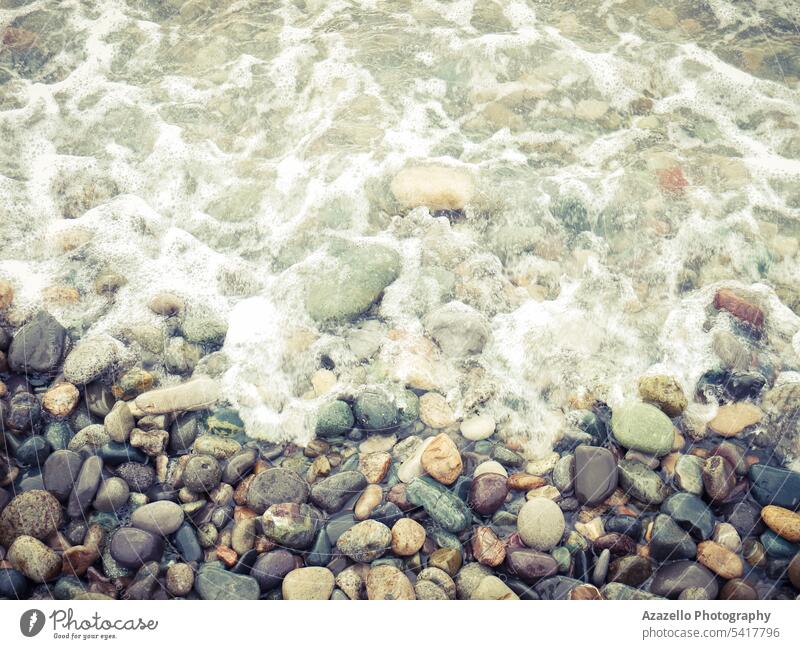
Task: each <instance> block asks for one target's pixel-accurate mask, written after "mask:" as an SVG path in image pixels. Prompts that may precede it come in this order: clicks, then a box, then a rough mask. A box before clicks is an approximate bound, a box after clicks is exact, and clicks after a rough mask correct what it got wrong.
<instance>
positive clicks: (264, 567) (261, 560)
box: [250, 549, 297, 591]
mask: <svg viewBox="0 0 800 649" xmlns="http://www.w3.org/2000/svg"><path fill="white" fill-rule="evenodd" d="M296 567H297V563H296V561H295V558H294V556H293V555H292V554H291V553H290V552H289V551H288V550H283V549H279V550H272V551H271V552H265V553H264V554H262V555H260V556H259V557H258V559H256V561H255V563H254V564H253V567H252V569H251V570H250V576H251V577H253V578H255V580H256V581H257V582H258V585H259V586H260V587H261V590H262V591H267V590H271V589H272V588H275V587H276V586H279V585H280V583H281V582H282V581H283V578H284V577H285V576H286V575H288V574H289V573H290V572H291V571H292V570H294V569H295V568H296Z"/></svg>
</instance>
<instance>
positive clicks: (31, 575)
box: [7, 535, 61, 583]
mask: <svg viewBox="0 0 800 649" xmlns="http://www.w3.org/2000/svg"><path fill="white" fill-rule="evenodd" d="M7 558H8V562H9V563H10V564H11V566H12V567H13V568H14V569H15V570H19V571H20V572H21V573H22V574H23V575H25V576H26V577H27V578H28V579H30V580H31V581H35V582H37V583H45V582H48V581H52V580H53V579H55V578H56V577H57V576H58V574H59V573H60V572H61V557H59V556H58V555H57V554H56V553H55V552H54V551H53V550H52V549H51V548H49V547H47V546H46V545H45V544H44V543H42V542H41V541H40V540H39V539H35V538H33V537H32V536H25V535H23V536H18V537H17V539H16V540H15V541H14V542H13V543H12V544H11V547H10V548H8V557H7Z"/></svg>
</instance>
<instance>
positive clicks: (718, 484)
mask: <svg viewBox="0 0 800 649" xmlns="http://www.w3.org/2000/svg"><path fill="white" fill-rule="evenodd" d="M735 484H736V474H735V473H734V471H733V467H732V466H731V465H730V464H728V462H727V461H726V460H725V459H724V458H723V457H720V456H719V455H715V456H712V457H710V458H708V459H707V460H706V461H705V463H704V464H703V487H704V488H705V491H706V494H708V497H709V498H710V499H711V500H714V501H721V500H724V499H725V498H727V496H728V494H729V493H730V492H731V490H732V489H733V487H734V485H735Z"/></svg>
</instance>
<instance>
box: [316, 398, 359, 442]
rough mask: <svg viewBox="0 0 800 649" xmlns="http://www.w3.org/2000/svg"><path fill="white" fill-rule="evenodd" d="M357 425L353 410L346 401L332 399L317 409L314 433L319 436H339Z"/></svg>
mask: <svg viewBox="0 0 800 649" xmlns="http://www.w3.org/2000/svg"><path fill="white" fill-rule="evenodd" d="M354 425H355V419H354V417H353V411H352V410H351V409H350V404H348V403H347V402H346V401H340V400H335V401H330V402H328V403H326V404H324V405H323V406H322V407H321V408H320V409H319V410H318V411H317V423H316V428H315V430H314V433H315V434H316V436H317V437H339V436H341V435H346V434H347V433H349V432H350V431H351V430H352V428H353V426H354Z"/></svg>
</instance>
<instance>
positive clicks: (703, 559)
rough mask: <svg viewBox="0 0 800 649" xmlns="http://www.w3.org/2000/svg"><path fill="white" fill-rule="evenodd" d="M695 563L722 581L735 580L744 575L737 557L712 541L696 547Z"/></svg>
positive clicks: (742, 567) (742, 566)
mask: <svg viewBox="0 0 800 649" xmlns="http://www.w3.org/2000/svg"><path fill="white" fill-rule="evenodd" d="M697 561H698V562H699V563H702V564H703V565H704V566H705V567H706V568H708V569H709V570H711V571H712V572H715V573H717V574H718V575H719V576H720V577H722V578H723V579H736V578H737V577H741V576H742V574H743V573H744V565H743V563H742V560H741V558H740V557H739V555H738V554H736V553H735V552H731V551H730V550H729V549H728V548H726V547H725V546H724V545H720V544H719V543H716V542H714V541H703V542H702V543H700V544H699V545H698V546H697Z"/></svg>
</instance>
